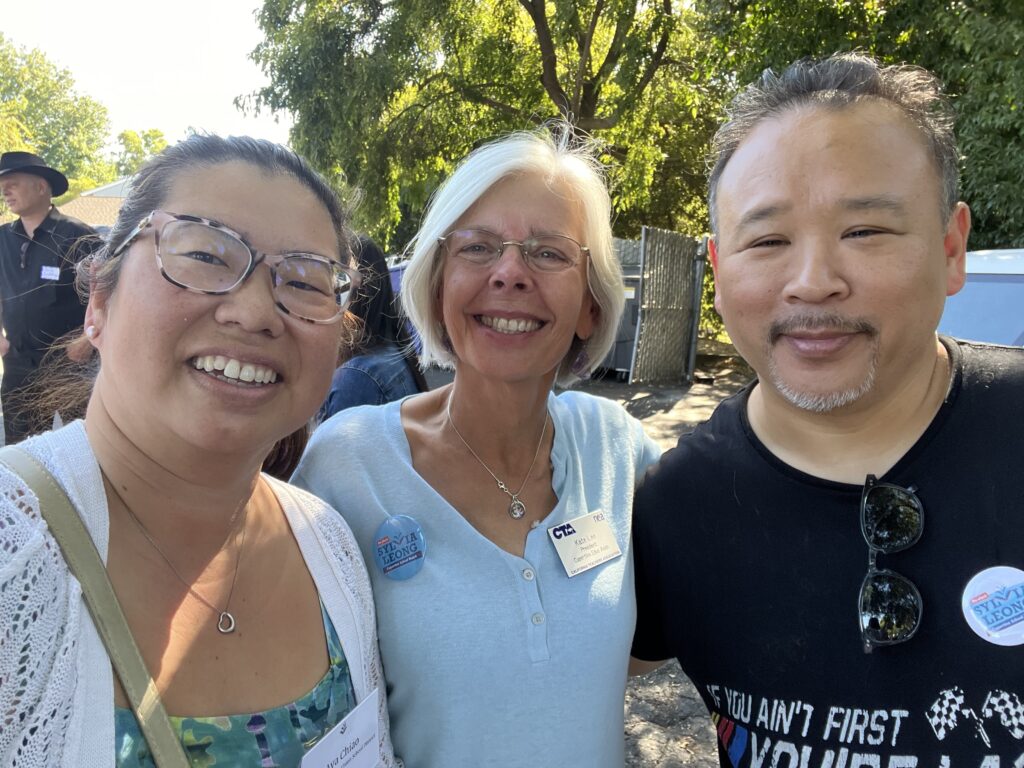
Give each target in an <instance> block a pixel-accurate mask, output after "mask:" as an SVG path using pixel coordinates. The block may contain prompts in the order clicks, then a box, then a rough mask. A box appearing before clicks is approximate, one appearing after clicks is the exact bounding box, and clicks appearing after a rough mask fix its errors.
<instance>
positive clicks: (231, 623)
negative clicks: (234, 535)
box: [103, 473, 249, 635]
mask: <svg viewBox="0 0 1024 768" xmlns="http://www.w3.org/2000/svg"><path fill="white" fill-rule="evenodd" d="M103 477H104V479H105V480H106V481H107V484H108V485H109V486H110V490H112V491H113V492H114V495H115V496H117V500H118V501H120V502H121V506H122V507H124V508H125V510H126V511H127V512H128V515H129V516H130V517H131V519H132V520H133V521H134V522H135V525H136V526H138V529H139V533H141V534H142V536H143V538H145V539H146V541H148V542H149V545H150V546H151V547H152V548H153V549H155V550H156V553H157V554H158V555H160V557H162V558H163V561H164V562H165V563H167V567H168V568H170V569H171V573H173V574H174V575H175V576H177V577H178V581H180V582H181V583H182V584H183V585H184V586H185V588H186V589H187V590H188V591H189V594H190V595H192V597H194V598H195V599H196V600H198V601H199V602H201V603H202V604H203V605H205V606H206V607H207V608H209V609H210V610H211V611H213V612H214V613H215V614H216V615H217V631H218V632H220V633H221V634H222V635H229V634H231V633H232V632H234V631H235V617H234V616H233V615H232V614H231V612H230V611H228V608H229V607H230V606H231V596H232V595H233V594H234V593H235V582H236V581H237V580H238V566H239V565H240V564H241V562H242V550H243V549H245V533H246V525H245V521H246V519H247V518H248V516H249V505H248V503H247V502H248V501H249V499H244V500H243V501H242V503H241V504H240V505H239V506H238V507H237V508H236V509H235V511H234V514H232V515H231V520H230V522H229V528H230V529H231V530H234V527H235V521H236V520H237V519H238V513H239V512H241V511H242V508H243V507H244V508H245V513H244V514H243V515H242V541H241V543H239V545H238V555H236V557H235V573H234V575H233V576H232V577H231V588H230V589H229V590H228V599H227V601H226V602H225V603H224V609H223V610H221V609H220V608H218V607H217V606H215V605H213V603H211V602H210V601H209V600H207V599H206V598H205V597H203V596H202V595H200V594H199V593H198V592H196V591H195V590H194V589H193V588H192V585H191V584H189V583H188V582H187V581H186V580H185V579H184V578H183V577H182V575H181V574H180V573H178V569H177V568H175V567H174V563H172V562H171V561H170V558H168V557H167V555H165V554H164V551H163V550H162V549H160V546H159V545H158V544H157V543H156V541H154V540H153V537H152V536H151V535H150V533H149V531H148V530H146V526H144V525H143V524H142V521H141V520H139V518H138V517H137V516H136V514H135V512H133V511H132V508H131V507H130V506H128V502H126V501H125V500H124V497H123V496H121V494H120V493H119V492H118V490H117V486H115V485H114V482H113V481H112V480H111V479H110V478H109V477H107V475H106V473H103ZM229 539H231V534H230V533H229V534H228V536H227V538H226V539H224V544H222V545H221V549H224V547H225V546H226V545H227V543H228V540H229Z"/></svg>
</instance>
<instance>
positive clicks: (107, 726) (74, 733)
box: [0, 421, 400, 768]
mask: <svg viewBox="0 0 1024 768" xmlns="http://www.w3.org/2000/svg"><path fill="white" fill-rule="evenodd" d="M21 447H23V448H25V449H27V450H28V451H29V452H31V453H32V454H33V455H35V456H36V458H38V459H39V460H40V461H42V462H43V464H44V465H46V468H47V469H49V470H50V472H51V473H53V475H54V477H56V478H57V480H58V481H59V482H60V484H61V485H62V486H63V487H64V490H65V491H66V492H67V494H68V496H69V497H70V498H71V501H72V503H73V504H74V506H75V508H76V509H77V510H78V513H79V514H80V515H81V516H82V519H83V520H84V521H85V526H86V528H87V529H88V531H89V534H90V535H91V536H92V539H93V541H94V542H95V544H96V548H97V549H98V550H99V553H100V557H101V558H102V559H103V560H104V562H105V561H106V558H107V544H108V538H109V518H108V511H107V501H106V495H105V493H104V490H103V480H102V476H101V474H100V468H99V464H98V463H97V462H96V458H95V456H94V454H93V452H92V448H91V447H90V445H89V440H88V437H87V435H86V432H85V424H84V422H81V421H77V422H74V423H72V424H69V425H68V426H66V427H64V428H63V429H60V430H58V431H56V432H49V433H47V434H45V435H41V436H39V437H37V438H33V439H32V440H29V441H27V442H25V443H22V444H21ZM266 479H267V480H268V482H270V484H271V487H272V488H273V490H274V492H275V494H276V495H277V498H278V500H279V501H280V503H281V507H282V509H284V512H285V515H286V516H287V518H288V522H289V524H290V525H291V528H292V532H293V533H294V535H295V539H296V541H298V543H299V548H300V549H301V550H302V555H303V557H304V558H305V561H306V567H307V568H309V572H310V574H311V575H312V577H313V581H314V582H315V584H316V587H317V590H319V593H320V599H321V601H322V602H323V604H324V606H325V607H326V609H327V613H328V614H329V615H330V617H331V621H332V622H334V626H335V628H336V629H337V631H338V637H339V638H340V639H341V644H342V648H343V649H344V651H345V656H346V657H347V660H348V663H349V667H350V670H351V674H352V684H353V686H354V688H355V693H356V700H357V701H362V700H363V699H364V698H365V697H366V696H367V695H368V694H369V693H370V692H371V691H372V690H373V689H374V688H377V689H379V691H380V699H379V701H380V714H379V722H380V727H379V735H380V755H381V758H380V759H381V764H382V765H385V766H392V765H396V761H395V760H394V756H393V754H392V750H391V737H390V735H389V733H388V719H387V702H386V698H385V695H384V694H385V692H384V679H383V675H382V673H381V666H380V655H379V651H378V648H377V630H376V617H375V614H374V609H373V598H372V596H371V593H370V582H369V579H368V578H367V575H366V567H365V565H364V563H363V559H362V556H361V555H360V553H359V547H358V546H357V545H356V543H355V539H354V538H353V536H352V532H351V531H350V530H349V527H348V525H347V524H346V523H345V522H344V520H342V518H341V516H340V515H339V514H337V513H336V512H335V511H334V510H333V509H332V508H331V507H329V506H327V505H326V504H324V503H323V502H322V501H320V500H319V499H317V498H316V497H315V496H312V495H310V494H308V493H306V492H304V491H301V490H299V489H297V488H294V487H293V486H290V485H287V484H286V483H282V482H280V481H277V480H274V479H273V478H270V477H266ZM282 653H287V649H283V650H282ZM113 763H114V676H113V671H112V668H111V666H110V661H109V659H108V657H107V653H106V649H105V648H104V646H103V641H102V640H101V639H100V636H99V634H98V633H97V631H96V627H95V625H94V624H93V621H92V617H91V616H90V615H89V613H88V609H87V608H86V605H85V603H84V601H83V598H82V590H81V586H80V585H79V583H78V580H77V579H75V577H74V576H72V575H71V573H70V571H69V570H68V566H67V564H66V563H65V562H64V558H63V557H62V556H61V553H60V550H59V549H58V547H57V543H56V542H55V541H54V539H53V537H52V536H51V535H50V533H49V531H48V530H47V526H46V522H45V521H44V520H43V519H42V517H41V516H40V514H39V509H38V503H37V500H36V497H35V495H34V494H33V493H32V492H31V490H30V489H29V488H28V486H26V485H25V483H24V482H23V481H22V480H21V478H20V477H18V476H17V475H15V474H13V473H12V472H11V471H10V470H8V469H7V467H6V466H0V765H2V766H58V765H59V766H67V767H68V768H71V767H72V766H74V767H75V768H79V767H84V768H88V767H89V766H104V767H106V766H111V765H113ZM397 764H398V765H400V763H397Z"/></svg>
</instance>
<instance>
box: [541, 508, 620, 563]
mask: <svg viewBox="0 0 1024 768" xmlns="http://www.w3.org/2000/svg"><path fill="white" fill-rule="evenodd" d="M548 536H550V537H551V543H552V544H554V545H555V552H557V553H558V557H559V559H560V560H561V561H562V566H563V567H564V568H565V572H566V573H567V574H568V575H569V577H570V578H571V577H573V576H576V575H578V574H580V573H583V572H584V571H589V570H590V569H591V568H595V567H596V566H598V565H601V563H607V562H608V561H609V560H614V559H615V558H616V557H619V556H621V555H622V550H621V549H619V542H617V541H616V540H615V534H614V533H613V532H612V527H611V525H609V524H608V520H607V519H606V518H605V516H604V512H602V511H601V510H597V511H596V512H591V513H590V514H589V515H583V516H582V517H577V518H576V519H575V520H569V521H568V522H565V523H562V524H561V525H555V526H552V527H551V528H548Z"/></svg>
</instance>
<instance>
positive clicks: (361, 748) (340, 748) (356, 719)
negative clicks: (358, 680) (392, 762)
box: [302, 688, 380, 768]
mask: <svg viewBox="0 0 1024 768" xmlns="http://www.w3.org/2000/svg"><path fill="white" fill-rule="evenodd" d="M379 695H380V694H378V693H377V689H376V688H374V689H373V691H372V692H371V693H370V695H369V696H367V697H366V698H365V699H363V700H362V701H361V702H359V706H357V707H356V708H355V709H353V710H352V711H351V712H349V713H348V715H346V716H345V719H344V720H342V721H341V722H340V723H338V724H337V725H336V726H334V727H333V728H332V729H331V730H330V731H328V732H327V734H326V735H325V736H324V737H323V738H322V739H320V741H318V742H317V743H316V744H315V745H313V747H312V749H310V750H309V752H307V753H306V754H305V755H304V756H303V757H302V768H373V767H374V766H375V765H377V763H378V762H379V761H380V748H379V747H378V746H377V723H378V719H377V718H378V715H377V697H378V696H379Z"/></svg>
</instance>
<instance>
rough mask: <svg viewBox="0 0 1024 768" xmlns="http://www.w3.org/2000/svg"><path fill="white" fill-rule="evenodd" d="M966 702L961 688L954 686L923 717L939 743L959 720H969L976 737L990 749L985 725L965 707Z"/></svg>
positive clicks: (944, 692) (942, 694)
mask: <svg viewBox="0 0 1024 768" xmlns="http://www.w3.org/2000/svg"><path fill="white" fill-rule="evenodd" d="M966 700H967V694H965V693H964V690H963V688H961V687H960V686H958V685H955V686H953V687H952V688H949V689H948V690H945V691H942V693H940V694H939V698H937V699H936V700H935V703H934V704H932V705H931V707H929V709H928V713H927V715H925V717H927V718H928V722H929V723H930V724H931V726H932V730H933V731H935V735H936V736H938V738H939V741H942V740H943V739H945V738H946V736H947V735H948V734H949V732H950V731H952V730H953V729H954V728H956V726H957V725H958V724H959V722H960V719H961V718H963V719H964V720H971V721H973V722H974V732H975V733H976V734H977V737H978V738H979V739H981V740H982V741H983V742H985V746H986V747H990V746H991V745H992V742H991V741H990V740H989V738H988V734H987V733H985V724H984V723H983V722H982V721H981V718H979V717H978V715H977V713H976V712H975V711H974V710H973V709H971V708H970V707H968V706H966Z"/></svg>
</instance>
